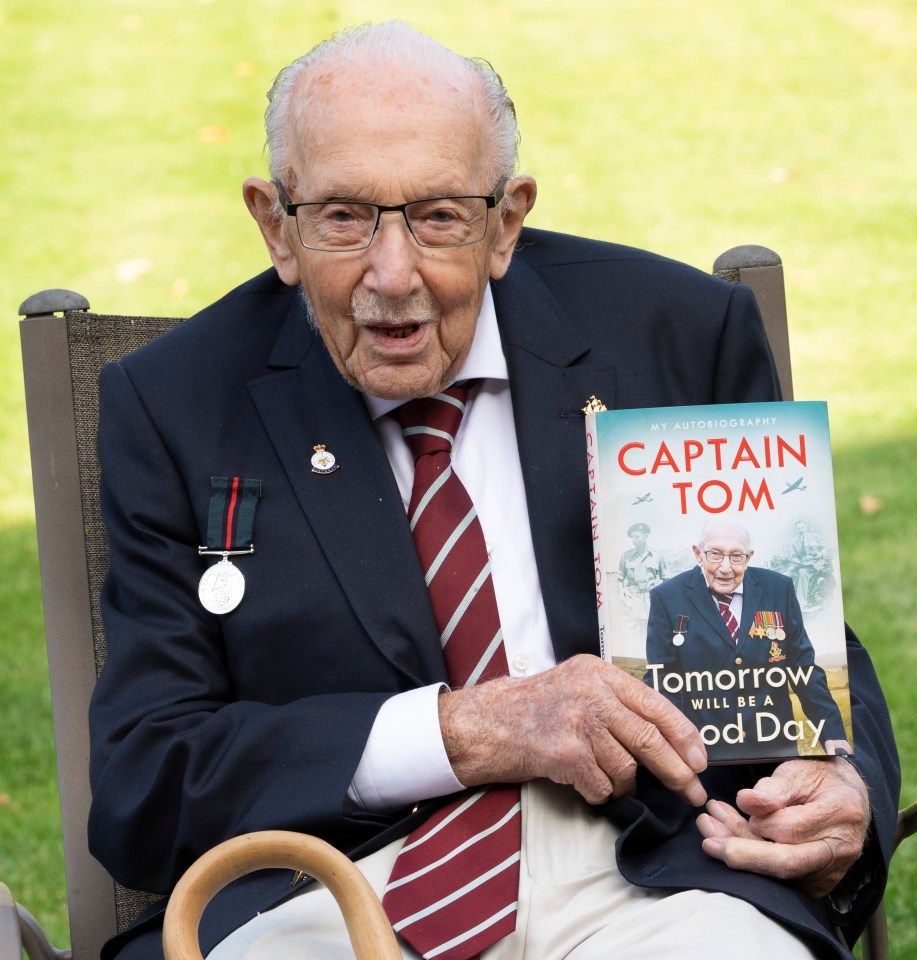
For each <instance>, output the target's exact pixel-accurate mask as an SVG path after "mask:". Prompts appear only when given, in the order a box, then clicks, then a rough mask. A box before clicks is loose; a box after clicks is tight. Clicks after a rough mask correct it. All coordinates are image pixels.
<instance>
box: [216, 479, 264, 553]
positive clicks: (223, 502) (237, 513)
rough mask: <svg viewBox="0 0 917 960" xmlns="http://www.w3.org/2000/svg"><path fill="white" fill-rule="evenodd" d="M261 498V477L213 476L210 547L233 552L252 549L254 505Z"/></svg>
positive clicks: (255, 505) (256, 504)
mask: <svg viewBox="0 0 917 960" xmlns="http://www.w3.org/2000/svg"><path fill="white" fill-rule="evenodd" d="M260 498H261V481H260V480H243V479H241V478H240V477H211V478H210V510H209V512H208V514H207V550H208V551H215V552H223V551H226V552H234V551H237V550H245V551H247V550H251V549H252V531H253V530H254V526H255V508H256V507H257V506H258V500H259V499H260Z"/></svg>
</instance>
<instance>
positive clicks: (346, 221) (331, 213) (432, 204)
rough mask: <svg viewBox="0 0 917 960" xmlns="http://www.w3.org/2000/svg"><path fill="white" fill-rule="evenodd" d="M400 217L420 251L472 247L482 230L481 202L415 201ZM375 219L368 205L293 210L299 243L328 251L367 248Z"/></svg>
mask: <svg viewBox="0 0 917 960" xmlns="http://www.w3.org/2000/svg"><path fill="white" fill-rule="evenodd" d="M404 215H405V218H406V219H407V222H408V225H409V226H410V229H411V232H412V233H413V234H414V238H415V239H416V240H417V242H418V243H419V244H421V246H426V247H457V246H463V245H464V244H468V243H477V242H478V241H479V240H481V239H483V237H484V234H485V232H486V230H487V201H486V200H484V199H482V198H481V197H443V198H438V199H433V200H415V201H414V202H412V203H409V204H407V205H406V206H405V208H404ZM378 217H379V210H378V208H377V207H375V206H373V205H372V204H369V203H345V202H341V201H329V202H326V203H306V204H303V205H301V206H299V207H298V208H297V210H296V219H297V225H298V227H299V234H300V238H301V239H302V242H303V243H304V244H305V245H306V246H307V247H314V248H318V249H329V250H347V249H359V248H360V247H365V246H367V245H368V244H369V242H370V240H372V237H373V232H374V231H375V228H376V220H377V219H378Z"/></svg>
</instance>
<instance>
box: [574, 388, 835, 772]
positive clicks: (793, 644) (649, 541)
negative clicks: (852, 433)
mask: <svg viewBox="0 0 917 960" xmlns="http://www.w3.org/2000/svg"><path fill="white" fill-rule="evenodd" d="M586 441H587V461H588V475H589V491H590V503H591V512H592V539H593V547H594V566H595V581H596V604H597V610H598V618H599V638H600V644H601V653H602V656H603V658H605V659H606V660H609V661H610V662H611V663H613V664H615V665H617V666H619V667H620V668H621V669H623V670H626V671H627V672H628V673H630V674H632V675H633V676H635V677H637V678H639V679H641V680H642V681H643V682H644V683H647V684H648V685H650V686H652V687H653V688H654V689H656V690H658V691H659V692H660V693H661V694H662V695H663V696H665V697H666V698H667V699H669V700H670V701H671V702H672V703H674V704H675V705H676V706H677V707H679V709H681V710H682V712H684V714H685V715H686V716H687V717H688V718H689V719H691V720H692V721H693V722H694V723H695V724H696V726H697V727H698V729H699V730H700V733H701V736H702V738H703V740H704V743H705V745H706V748H707V756H708V761H709V762H710V763H729V762H739V761H749V760H755V761H757V760H780V759H785V758H788V757H796V756H817V755H824V754H825V753H826V752H827V753H833V752H836V751H843V752H847V753H852V752H853V731H852V729H851V712H850V690H849V682H848V673H847V654H846V645H845V629H844V615H843V603H842V597H841V575H840V566H839V560H838V541H837V519H836V515H835V506H834V480H833V472H832V463H831V443H830V435H829V429H828V412H827V405H826V404H825V403H821V402H810V401H805V402H775V403H753V404H718V405H712V406H695V407H657V408H644V409H637V410H606V411H597V412H593V413H587V416H586Z"/></svg>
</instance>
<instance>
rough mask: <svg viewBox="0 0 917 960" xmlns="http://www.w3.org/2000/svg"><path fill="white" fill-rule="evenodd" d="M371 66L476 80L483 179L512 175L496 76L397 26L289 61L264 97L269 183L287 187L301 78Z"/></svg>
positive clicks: (508, 129)
mask: <svg viewBox="0 0 917 960" xmlns="http://www.w3.org/2000/svg"><path fill="white" fill-rule="evenodd" d="M366 62H375V63H377V64H378V65H379V66H380V67H384V66H401V67H409V68H410V69H412V70H414V71H416V72H418V73H420V72H422V71H423V70H424V69H431V68H432V69H437V70H441V69H443V68H444V67H446V68H448V69H453V70H455V69H456V68H458V69H460V70H463V71H465V72H466V73H467V74H468V75H469V76H471V77H473V78H476V80H477V82H478V83H479V86H480V90H481V93H482V95H483V98H484V102H485V105H486V109H487V111H488V113H489V116H490V123H491V134H490V137H489V140H490V144H489V147H490V165H489V168H488V173H489V174H490V175H491V176H492V181H491V182H492V183H493V184H494V185H496V184H497V183H498V181H500V180H502V179H504V178H505V179H509V178H510V177H512V176H513V174H514V173H515V172H516V166H517V163H518V146H519V132H518V128H517V126H516V110H515V107H514V106H513V101H512V100H511V99H510V97H509V94H508V93H507V92H506V88H505V87H504V86H503V81H502V80H501V79H500V75H499V74H498V73H497V72H496V71H495V70H494V69H493V67H491V65H490V64H489V63H488V62H487V61H486V60H481V59H478V58H473V57H462V56H459V55H458V54H455V53H453V52H452V51H451V50H449V49H448V48H446V47H444V46H442V44H439V43H437V42H436V41H435V40H433V39H431V38H430V37H428V36H426V34H423V33H420V32H419V31H417V30H415V29H414V28H413V27H411V26H410V25H409V24H407V23H404V22H402V21H399V20H389V21H387V22H386V23H380V24H372V23H367V24H363V25H362V26H358V27H350V28H348V29H346V30H342V31H340V32H339V33H336V34H335V35H334V36H333V37H331V39H330V40H324V41H322V42H321V43H320V44H318V46H316V47H313V49H312V50H310V51H309V52H308V53H306V54H304V55H303V56H301V57H300V58H299V59H297V60H294V61H293V63H291V64H290V65H289V66H288V67H284V69H283V70H281V71H280V73H279V74H278V75H277V78H276V79H275V80H274V84H273V86H272V87H271V89H270V90H269V91H268V95H267V98H268V107H267V111H266V112H265V115H264V125H265V130H266V133H267V142H266V144H265V148H266V150H267V153H268V167H269V169H270V174H271V177H272V178H273V179H274V180H275V181H277V182H278V183H283V184H284V185H285V186H288V185H289V177H290V174H291V172H292V170H293V144H292V137H293V136H294V135H295V131H294V128H293V117H294V106H293V98H294V93H295V91H296V88H297V85H298V83H299V81H300V80H301V78H302V77H303V75H304V74H306V73H307V72H308V71H309V70H311V69H312V68H313V67H314V66H316V65H319V64H324V65H327V64H343V63H366Z"/></svg>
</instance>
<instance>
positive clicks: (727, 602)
mask: <svg viewBox="0 0 917 960" xmlns="http://www.w3.org/2000/svg"><path fill="white" fill-rule="evenodd" d="M732 598H733V594H731V593H724V594H717V595H716V596H715V597H714V599H715V600H716V602H717V606H719V608H720V616H721V617H722V618H723V623H725V624H726V629H727V630H728V631H729V636H730V637H732V642H733V643H738V640H739V621H738V620H736V618H735V614H734V613H733V612H732Z"/></svg>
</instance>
